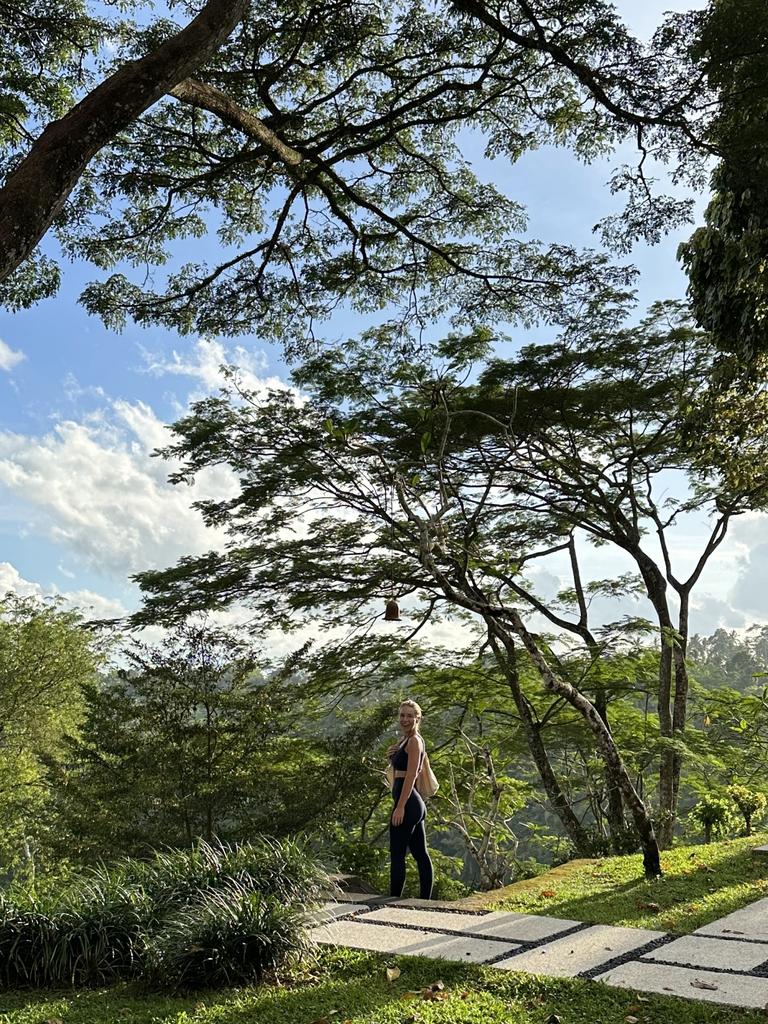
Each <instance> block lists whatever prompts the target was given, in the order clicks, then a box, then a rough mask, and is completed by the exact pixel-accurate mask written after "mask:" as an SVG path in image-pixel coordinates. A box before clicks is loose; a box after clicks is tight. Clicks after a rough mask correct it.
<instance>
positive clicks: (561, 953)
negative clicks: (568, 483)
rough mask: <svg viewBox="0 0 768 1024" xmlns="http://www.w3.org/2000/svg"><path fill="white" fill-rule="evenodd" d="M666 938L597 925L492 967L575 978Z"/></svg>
mask: <svg viewBox="0 0 768 1024" xmlns="http://www.w3.org/2000/svg"><path fill="white" fill-rule="evenodd" d="M663 936H664V932H652V931H649V930H647V929H645V928H614V927H612V926H611V925H608V924H596V925H593V926H592V927H591V928H586V929H585V930H584V931H582V932H576V933H575V934H574V935H566V936H564V937H563V938H561V939H555V941H554V942H548V943H547V944H546V945H545V946H539V947H538V948H537V949H529V950H526V951H525V952H524V953H518V954H517V955H516V956H512V957H509V959H508V960H500V961H499V962H498V963H497V964H494V965H493V966H494V967H498V968H499V969H500V970H502V971H530V972H532V973H533V974H547V975H550V976H551V977H557V978H573V977H574V976H575V975H577V974H580V973H581V972H582V971H591V970H592V969H593V968H595V967H599V966H600V964H604V963H607V962H608V961H609V960H613V959H614V958H615V957H617V956H622V955H623V954H624V953H630V952H631V951H632V950H633V949H639V948H640V946H644V945H645V944H646V943H647V942H653V941H654V939H660V938H663Z"/></svg>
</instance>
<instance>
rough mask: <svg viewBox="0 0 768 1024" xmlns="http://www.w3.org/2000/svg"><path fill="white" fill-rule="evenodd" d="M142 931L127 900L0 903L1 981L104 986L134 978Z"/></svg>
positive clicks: (14, 985)
mask: <svg viewBox="0 0 768 1024" xmlns="http://www.w3.org/2000/svg"><path fill="white" fill-rule="evenodd" d="M143 953H144V936H143V934H142V930H141V927H140V923H139V921H138V919H137V916H136V914H135V912H134V911H133V909H132V908H131V907H130V906H126V905H120V904H117V905H108V906H105V905H104V904H98V903H93V904H83V905H81V906H79V907H78V906H69V907H67V906H63V907H60V908H57V909H54V910H47V908H46V910H43V909H41V908H39V907H36V906H35V905H34V901H32V900H30V901H29V903H28V905H27V906H18V905H15V904H12V903H10V902H9V901H8V900H6V899H3V900H2V901H1V902H0V984H2V986H3V987H4V988H26V987H31V988H56V987H60V986H66V985H76V986H85V985H104V984H109V983H111V982H113V981H116V980H118V979H121V978H126V979H127V978H133V977H137V976H138V975H139V974H140V972H141V969H142V965H143Z"/></svg>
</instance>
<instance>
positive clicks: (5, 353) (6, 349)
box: [0, 338, 27, 372]
mask: <svg viewBox="0 0 768 1024" xmlns="http://www.w3.org/2000/svg"><path fill="white" fill-rule="evenodd" d="M26 358H27V357H26V356H25V355H24V353H23V352H20V351H17V350H14V349H12V348H11V346H10V345H8V344H6V342H4V341H3V339H2V338H0V370H6V371H8V372H10V371H11V370H12V369H13V368H14V366H18V365H19V363H20V362H22V361H23V360H24V359H26Z"/></svg>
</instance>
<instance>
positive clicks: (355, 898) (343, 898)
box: [336, 892, 378, 903]
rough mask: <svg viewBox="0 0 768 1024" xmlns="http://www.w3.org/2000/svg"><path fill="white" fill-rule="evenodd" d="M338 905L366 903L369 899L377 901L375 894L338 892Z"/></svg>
mask: <svg viewBox="0 0 768 1024" xmlns="http://www.w3.org/2000/svg"><path fill="white" fill-rule="evenodd" d="M336 898H337V899H338V901H339V903H368V902H369V901H370V900H371V899H377V898H378V897H377V896H376V895H375V893H370V892H340V893H339V895H338V896H337V897H336Z"/></svg>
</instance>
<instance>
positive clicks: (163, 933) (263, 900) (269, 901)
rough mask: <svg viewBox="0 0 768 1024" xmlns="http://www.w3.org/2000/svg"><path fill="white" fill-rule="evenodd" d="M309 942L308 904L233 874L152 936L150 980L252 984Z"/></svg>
mask: <svg viewBox="0 0 768 1024" xmlns="http://www.w3.org/2000/svg"><path fill="white" fill-rule="evenodd" d="M310 948H311V942H310V940H309V937H308V932H307V928H306V909H305V908H304V907H298V906H296V905H293V906H292V905H286V904H284V903H282V902H281V901H280V900H279V899H278V898H277V897H275V896H273V895H272V896H270V895H265V894H264V893H260V892H257V891H255V890H254V889H253V888H251V887H250V886H249V885H244V884H243V883H242V882H239V881H237V880H235V879H231V880H229V881H228V882H226V883H225V884H223V885H221V886H220V887H218V888H215V889H214V888H210V889H207V890H204V891H202V892H201V893H200V894H199V895H198V896H196V897H195V899H194V900H192V901H191V902H190V903H188V904H186V905H185V906H184V907H182V908H181V909H179V910H178V911H176V912H175V913H174V914H172V915H171V916H170V917H169V919H168V921H167V922H166V924H165V925H164V926H163V927H162V928H161V929H160V931H158V932H157V934H156V935H155V936H154V937H153V939H152V942H151V945H150V964H151V967H150V971H151V980H152V982H153V983H154V984H156V985H158V986H159V987H162V988H163V989H171V990H174V991H176V990H182V991H189V990H192V989H199V988H219V987H223V986H231V985H245V984H253V983H257V982H259V981H261V980H262V978H263V977H264V975H265V974H267V973H268V972H273V971H275V970H277V969H279V968H282V967H285V966H287V965H289V964H291V963H295V962H297V961H298V960H299V959H300V958H301V957H302V956H303V955H305V954H306V953H308V952H309V950H310Z"/></svg>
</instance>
